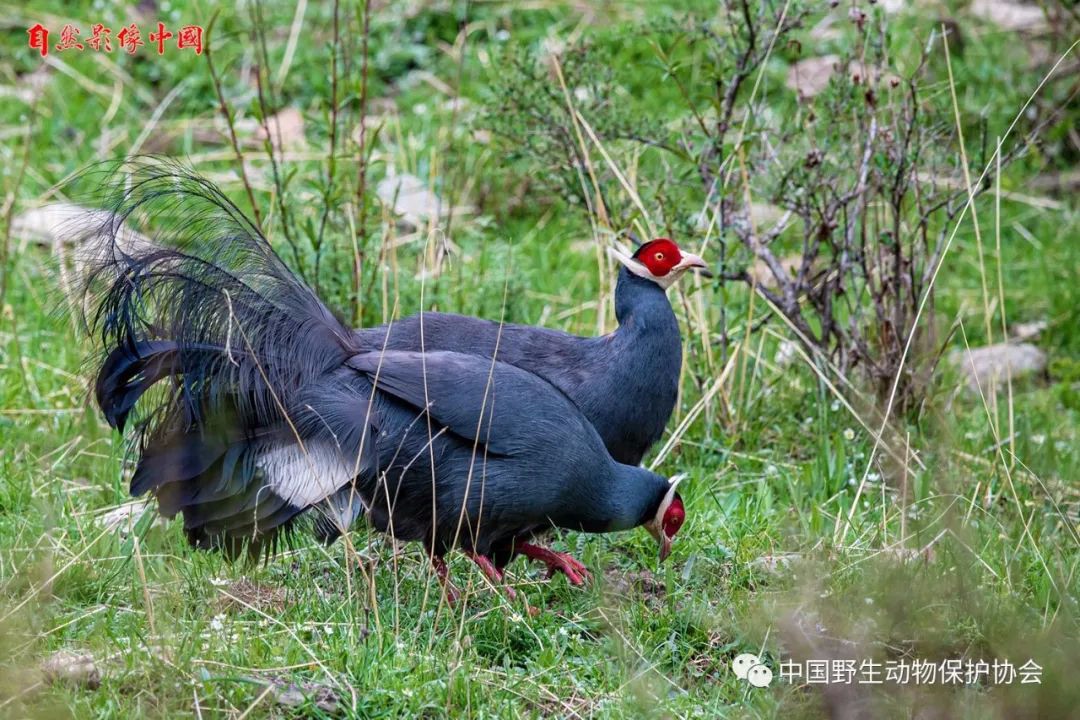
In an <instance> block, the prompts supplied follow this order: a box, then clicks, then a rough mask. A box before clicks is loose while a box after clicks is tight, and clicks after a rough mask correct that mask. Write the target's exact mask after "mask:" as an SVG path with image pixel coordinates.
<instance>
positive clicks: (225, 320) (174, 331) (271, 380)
mask: <svg viewBox="0 0 1080 720" xmlns="http://www.w3.org/2000/svg"><path fill="white" fill-rule="evenodd" d="M99 174H100V175H101V176H103V178H104V181H103V182H102V184H101V187H103V188H104V196H103V200H104V205H105V209H106V210H108V211H109V212H107V213H101V212H94V213H91V214H89V215H88V216H87V218H86V220H85V221H84V222H83V223H82V225H80V226H77V227H75V228H74V229H73V233H75V234H77V235H78V237H77V238H76V240H77V242H78V243H79V247H80V248H81V251H80V260H81V263H82V267H83V283H82V286H81V289H82V291H83V292H84V293H85V297H86V299H87V300H88V302H87V303H85V306H86V307H88V310H87V311H86V315H85V318H84V320H85V326H86V328H87V330H88V332H89V333H90V334H91V336H92V337H95V338H96V339H97V340H98V341H99V342H100V343H101V346H102V347H103V348H104V355H103V357H102V358H101V365H100V369H99V371H98V372H97V376H96V381H95V384H94V392H95V396H96V400H97V403H98V405H99V406H100V408H101V410H102V412H103V413H104V415H105V418H106V420H107V421H108V422H109V424H110V425H112V426H113V427H115V428H117V429H118V430H121V431H123V430H124V429H125V428H128V429H130V430H131V431H132V432H133V435H134V448H135V450H136V452H137V453H138V456H139V461H138V464H137V467H136V470H135V474H134V476H133V478H132V482H131V492H132V493H133V494H135V495H138V494H142V493H143V492H147V491H149V492H153V493H154V494H155V495H156V496H157V498H158V500H159V504H160V508H161V511H162V512H163V513H164V514H166V515H175V514H176V513H182V514H183V515H184V523H185V530H186V531H187V533H188V537H189V539H190V540H191V542H192V543H193V544H196V545H198V546H203V547H220V548H222V549H225V550H227V551H230V552H238V551H239V548H241V547H244V546H246V547H248V548H249V549H252V550H255V551H258V549H260V548H263V547H264V544H265V542H266V541H267V540H272V539H273V538H274V537H275V536H276V535H277V533H278V531H279V530H280V529H282V528H285V527H287V526H288V525H289V524H290V523H291V522H292V521H293V520H294V519H295V518H296V517H297V516H298V515H300V514H301V513H302V512H304V511H305V510H306V509H308V508H309V507H311V506H312V505H314V504H317V503H318V502H320V501H321V500H323V499H325V498H326V497H328V496H330V495H331V494H332V493H333V492H334V491H335V490H337V489H339V488H340V487H342V486H343V485H346V484H347V483H348V482H349V481H350V480H351V475H352V473H353V472H354V470H355V468H354V467H353V466H354V465H356V463H355V462H354V461H355V459H356V452H357V449H356V448H357V447H358V445H359V443H360V442H361V441H362V437H363V435H364V433H366V432H367V430H366V424H365V420H364V418H359V420H358V419H357V418H355V417H352V418H348V419H345V418H339V422H346V423H347V425H345V426H338V427H334V426H330V425H328V424H327V423H326V422H325V421H323V420H319V421H316V420H313V419H311V418H310V417H306V415H309V414H310V409H309V408H310V400H311V397H312V394H313V393H316V394H317V393H319V392H325V388H324V386H325V383H326V379H327V378H328V377H329V376H330V374H331V373H332V372H333V371H334V370H335V369H337V368H340V367H341V366H342V364H343V363H344V361H345V360H346V359H347V358H348V357H349V356H351V355H353V354H355V353H356V352H357V348H355V347H354V343H355V340H354V336H353V334H352V332H351V331H350V330H349V329H348V328H347V327H345V326H344V325H343V324H342V323H340V322H339V321H338V320H337V319H336V318H335V317H334V315H333V314H332V313H331V312H330V311H329V310H328V309H327V308H326V306H325V305H324V304H323V303H322V302H321V301H320V300H319V299H318V298H317V297H316V296H315V294H314V292H313V291H312V290H311V289H310V288H309V287H308V286H307V285H305V284H304V283H303V282H302V281H301V280H300V279H299V278H297V277H296V276H295V275H294V274H293V273H292V272H291V271H290V270H289V269H288V267H287V266H286V265H285V263H284V262H283V261H282V260H281V259H280V258H279V257H278V255H277V254H276V253H275V252H274V250H273V249H272V248H271V246H270V244H269V242H267V240H266V238H265V237H263V235H262V234H261V233H260V231H259V230H258V228H256V227H255V225H254V224H253V223H252V222H251V221H250V220H248V218H246V217H245V216H244V214H243V213H242V212H241V211H240V210H239V209H237V208H236V206H235V205H233V204H232V203H231V202H230V201H229V200H228V198H227V197H225V195H224V194H222V193H221V191H220V190H218V189H217V188H216V187H215V186H214V185H213V184H211V183H210V182H209V181H207V180H206V179H204V178H202V177H200V176H199V175H197V174H195V173H194V172H192V171H190V170H189V169H187V168H185V167H184V166H182V165H181V164H179V163H177V162H175V161H171V160H166V159H158V158H139V159H136V160H128V161H124V162H122V163H119V164H114V165H111V166H107V167H104V168H102V167H97V168H94V169H93V170H91V171H90V173H89V175H90V176H92V177H94V178H95V179H96V178H97V177H98V176H99ZM135 231H137V232H135ZM132 237H136V238H138V239H137V241H132V239H131V238H132ZM305 403H307V407H305ZM357 425H359V426H360V428H361V429H360V430H359V431H358V430H357ZM343 436H348V437H350V438H351V440H350V442H351V444H350V445H349V446H348V447H345V446H344V445H343V444H342V442H341V438H342V437H343ZM350 453H351V454H352V457H351V458H350V457H348V456H349V455H350ZM324 491H325V492H324Z"/></svg>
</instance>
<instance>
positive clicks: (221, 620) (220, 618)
mask: <svg viewBox="0 0 1080 720" xmlns="http://www.w3.org/2000/svg"><path fill="white" fill-rule="evenodd" d="M210 629H211V630H213V631H214V632H221V631H222V630H224V629H225V615H215V616H214V617H213V618H211V620H210Z"/></svg>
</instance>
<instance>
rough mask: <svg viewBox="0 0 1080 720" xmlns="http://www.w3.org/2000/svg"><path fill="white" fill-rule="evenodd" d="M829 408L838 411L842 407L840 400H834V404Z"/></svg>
mask: <svg viewBox="0 0 1080 720" xmlns="http://www.w3.org/2000/svg"><path fill="white" fill-rule="evenodd" d="M829 409H830V410H832V411H833V412H836V411H837V410H839V409H840V401H839V400H833V401H832V404H831V405H829Z"/></svg>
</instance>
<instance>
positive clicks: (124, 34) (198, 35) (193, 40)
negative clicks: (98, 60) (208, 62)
mask: <svg viewBox="0 0 1080 720" xmlns="http://www.w3.org/2000/svg"><path fill="white" fill-rule="evenodd" d="M90 32H91V35H90V37H88V38H86V44H87V45H89V46H90V48H91V49H92V50H94V51H96V52H105V53H111V52H112V51H113V44H112V40H113V38H115V39H116V44H117V45H118V46H119V49H120V50H121V51H124V52H127V53H128V54H129V55H134V54H135V52H136V51H137V50H138V49H139V48H140V47H142V46H144V45H146V42H145V41H143V39H142V33H141V32H140V30H139V26H138V25H136V24H135V23H130V24H128V25H126V26H124V27H122V28H120V29H119V30H118V31H117V32H116V34H115V35H113V32H112V30H111V29H110V28H107V27H105V26H104V25H102V24H101V23H94V24H93V25H92V26H91V27H90ZM26 34H27V35H28V38H27V45H28V46H29V47H30V49H31V50H37V51H38V53H39V54H40V55H41V57H46V56H47V55H48V54H49V28H47V27H45V26H44V25H42V24H41V23H35V24H34V25H33V26H31V27H29V28H27V30H26ZM81 34H82V31H81V30H80V29H79V28H78V27H76V26H75V25H72V24H71V23H68V24H67V25H64V27H63V28H62V29H61V30H60V42H58V43H57V44H56V45H55V46H54V47H55V49H56V51H57V52H63V51H65V50H83V49H84V46H83V44H82V43H81V42H79V36H80V35H81ZM174 37H175V38H176V48H177V49H178V50H193V51H194V52H195V54H196V55H202V51H203V28H202V26H201V25H185V26H184V27H181V28H179V29H178V30H177V32H175V33H173V32H170V31H169V30H168V29H167V28H166V27H165V24H164V23H161V22H159V23H158V24H157V31H156V32H155V31H153V30H151V31H150V47H153V48H156V49H157V54H158V55H164V54H165V48H166V46H165V41H166V40H169V39H170V38H174Z"/></svg>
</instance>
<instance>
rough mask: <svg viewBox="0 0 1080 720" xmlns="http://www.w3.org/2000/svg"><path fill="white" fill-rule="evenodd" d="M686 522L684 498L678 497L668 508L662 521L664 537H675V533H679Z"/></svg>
mask: <svg viewBox="0 0 1080 720" xmlns="http://www.w3.org/2000/svg"><path fill="white" fill-rule="evenodd" d="M685 521H686V508H685V507H684V506H683V501H682V498H681V497H679V496H678V495H676V496H675V498H674V499H673V500H672V501H671V505H669V506H668V509H667V512H665V513H664V519H663V520H662V521H661V525H662V526H663V530H664V535H666V536H667V537H669V538H673V537H675V533H677V532H679V528H681V527H682V525H683V522H685Z"/></svg>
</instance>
